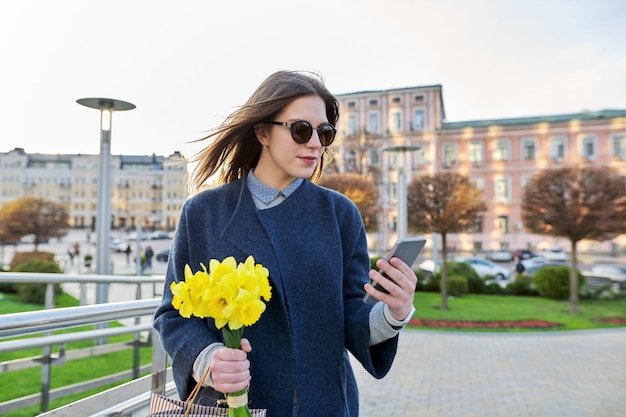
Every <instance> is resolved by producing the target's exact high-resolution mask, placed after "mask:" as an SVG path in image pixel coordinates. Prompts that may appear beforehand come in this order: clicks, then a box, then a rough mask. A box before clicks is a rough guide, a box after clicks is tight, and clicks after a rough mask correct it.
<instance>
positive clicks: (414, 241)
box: [363, 237, 426, 303]
mask: <svg viewBox="0 0 626 417" xmlns="http://www.w3.org/2000/svg"><path fill="white" fill-rule="evenodd" d="M424 245H426V239H425V238H423V237H412V238H405V239H399V240H398V241H396V244H395V245H394V246H393V248H391V250H390V251H389V253H388V254H387V256H385V258H384V259H385V260H386V261H387V262H389V261H390V260H391V258H393V257H397V258H400V259H401V260H402V261H403V262H404V263H405V264H407V265H408V266H409V267H410V266H411V265H413V263H414V262H415V260H416V259H417V257H418V256H419V254H420V252H421V251H422V249H424ZM381 274H382V275H383V276H385V277H386V278H389V277H388V276H387V274H385V273H384V272H382V271H381ZM389 279H390V278H389ZM370 284H371V285H372V286H373V287H374V288H376V289H377V290H378V291H382V292H386V293H388V291H387V290H386V289H384V288H383V287H382V286H381V285H380V284H378V283H377V282H376V281H374V280H371V282H370ZM376 301H378V300H376V299H375V298H374V297H372V296H371V295H369V294H365V297H363V302H364V303H375V302H376Z"/></svg>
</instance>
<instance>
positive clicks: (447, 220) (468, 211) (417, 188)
mask: <svg viewBox="0 0 626 417" xmlns="http://www.w3.org/2000/svg"><path fill="white" fill-rule="evenodd" d="M407 188H408V189H407V211H408V226H409V228H410V229H411V230H413V231H415V232H435V233H439V234H441V245H442V254H443V262H442V265H441V309H442V310H447V309H448V289H447V285H448V282H447V281H448V279H447V267H446V260H447V255H448V253H447V244H446V236H447V234H448V233H461V232H466V231H469V230H471V228H472V225H473V224H474V222H475V221H476V218H478V217H479V216H480V215H481V214H482V212H484V211H485V210H486V205H485V202H484V200H483V193H482V190H480V189H479V188H478V187H477V186H476V185H475V184H473V183H472V182H470V180H469V179H468V178H467V177H466V176H464V175H461V174H457V173H452V172H443V173H437V174H434V175H423V176H418V177H415V178H413V180H412V181H411V183H410V184H409V185H408V187H407Z"/></svg>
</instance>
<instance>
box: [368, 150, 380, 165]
mask: <svg viewBox="0 0 626 417" xmlns="http://www.w3.org/2000/svg"><path fill="white" fill-rule="evenodd" d="M369 156H370V158H369V159H370V166H373V167H377V166H378V164H379V163H380V154H379V152H378V148H370V149H369Z"/></svg>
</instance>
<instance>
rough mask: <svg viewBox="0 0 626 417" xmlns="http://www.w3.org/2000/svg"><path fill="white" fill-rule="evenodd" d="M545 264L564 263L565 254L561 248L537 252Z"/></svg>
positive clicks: (565, 259)
mask: <svg viewBox="0 0 626 417" xmlns="http://www.w3.org/2000/svg"><path fill="white" fill-rule="evenodd" d="M539 256H541V257H543V258H544V259H545V260H546V262H566V261H567V253H565V251H564V250H563V249H562V248H549V249H544V250H542V251H540V252H539Z"/></svg>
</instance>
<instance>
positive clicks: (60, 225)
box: [0, 197, 69, 250]
mask: <svg viewBox="0 0 626 417" xmlns="http://www.w3.org/2000/svg"><path fill="white" fill-rule="evenodd" d="M0 219H2V220H1V221H0V229H2V235H4V236H8V237H11V238H12V239H16V238H17V239H19V238H21V237H22V236H25V235H28V234H33V235H35V250H38V246H39V243H40V242H41V241H42V240H44V239H48V238H51V237H61V236H64V235H65V234H66V233H67V229H68V228H69V222H68V219H69V216H68V214H67V210H66V209H65V208H64V207H63V206H62V205H61V204H58V203H55V202H54V201H49V200H44V199H43V198H37V197H22V198H19V199H17V200H13V201H11V202H9V203H7V204H5V205H4V206H3V207H2V208H1V209H0Z"/></svg>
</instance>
